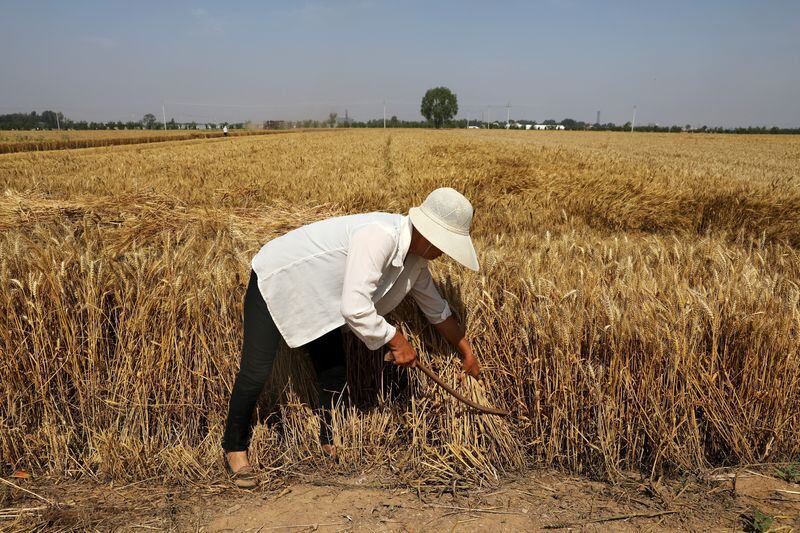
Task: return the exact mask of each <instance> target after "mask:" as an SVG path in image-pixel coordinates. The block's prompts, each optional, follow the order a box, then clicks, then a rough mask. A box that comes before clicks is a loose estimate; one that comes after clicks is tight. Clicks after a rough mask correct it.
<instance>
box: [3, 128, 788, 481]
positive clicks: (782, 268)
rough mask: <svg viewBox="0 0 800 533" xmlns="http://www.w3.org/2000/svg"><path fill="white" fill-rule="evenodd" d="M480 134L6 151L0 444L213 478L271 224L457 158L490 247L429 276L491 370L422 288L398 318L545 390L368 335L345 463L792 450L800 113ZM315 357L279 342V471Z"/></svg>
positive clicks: (344, 436) (92, 468) (446, 179)
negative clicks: (431, 373) (634, 128)
mask: <svg viewBox="0 0 800 533" xmlns="http://www.w3.org/2000/svg"><path fill="white" fill-rule="evenodd" d="M471 133H472V132H450V133H439V132H391V133H389V134H386V133H383V132H374V131H370V132H346V133H341V134H333V133H330V134H329V133H316V134H314V135H292V136H269V137H249V138H242V139H236V140H234V141H233V142H226V143H219V142H204V143H191V144H186V145H183V144H180V143H174V144H173V143H166V144H161V145H152V146H148V147H137V146H122V147H114V148H108V149H104V150H87V151H62V152H52V153H47V154H44V153H36V154H11V155H6V156H3V157H0V189H3V190H4V191H5V193H4V195H3V196H2V197H0V279H2V280H3V282H2V286H0V456H2V459H3V464H11V465H14V466H15V467H21V468H26V469H29V470H32V471H34V472H36V473H47V474H51V475H54V476H58V477H79V476H86V477H91V478H94V477H96V478H101V479H125V480H139V479H145V478H149V477H151V476H159V477H161V478H164V479H168V480H172V481H180V482H187V483H206V482H209V481H211V480H215V479H217V478H218V476H219V475H220V472H221V465H220V464H219V460H220V453H219V442H220V437H221V431H222V423H223V418H224V414H225V410H226V406H227V400H228V397H229V393H230V390H231V386H232V382H233V378H234V375H235V371H236V367H237V364H238V352H239V343H240V340H241V309H242V307H241V300H242V297H243V292H244V284H245V282H246V279H247V275H248V262H249V260H250V258H251V257H252V255H253V254H254V253H255V251H256V250H257V249H258V247H259V246H260V245H261V244H262V243H263V242H264V241H266V240H268V239H269V238H271V237H274V236H276V235H279V234H281V233H282V232H285V231H287V230H289V229H291V228H293V227H297V226H299V225H302V224H304V223H308V222H311V221H313V220H318V219H320V218H324V217H327V216H332V215H335V214H340V213H346V212H359V211H366V210H373V209H380V210H386V211H395V212H405V211H406V209H407V208H408V206H409V205H411V204H414V203H417V202H419V201H420V200H421V199H422V198H424V196H425V195H426V194H427V192H429V191H430V190H431V189H433V188H435V187H437V186H441V185H449V186H453V187H455V188H457V189H459V190H461V191H463V192H464V193H465V194H466V195H467V196H468V197H470V198H471V199H472V200H473V202H474V204H475V206H476V227H475V231H474V233H475V235H476V239H477V246H478V248H479V250H480V253H481V257H482V263H483V270H482V271H481V272H480V273H478V274H475V273H471V272H467V271H465V270H464V269H461V268H458V267H457V266H456V265H454V264H452V263H449V262H447V261H442V262H439V263H438V264H436V265H435V266H434V276H435V277H436V279H437V281H438V283H439V286H440V287H441V289H442V292H443V293H444V294H445V296H446V297H447V298H448V300H449V301H450V302H451V305H452V306H453V308H454V309H455V310H456V311H457V313H458V315H459V316H460V317H461V318H462V319H463V321H464V322H465V323H466V327H467V331H468V334H469V337H470V339H472V341H473V343H474V346H475V349H476V352H477V355H478V357H479V358H480V360H481V362H482V364H483V367H484V377H483V380H482V381H481V382H476V381H474V380H471V379H467V380H462V379H461V378H460V376H459V371H458V365H457V362H456V361H455V359H454V354H453V352H452V350H450V349H449V348H448V347H447V346H446V345H445V344H444V343H443V342H442V341H441V340H440V339H438V338H437V337H436V335H435V332H433V331H432V328H430V327H429V326H427V325H426V324H425V322H424V320H423V319H421V318H420V315H419V313H418V312H417V311H416V310H415V309H414V307H413V305H411V304H410V303H407V304H404V305H403V306H401V309H399V310H398V311H397V313H395V315H394V316H393V317H392V318H391V320H393V321H395V322H399V323H401V324H403V326H404V327H405V328H406V329H407V330H408V331H410V332H413V334H412V337H413V342H415V344H416V345H417V346H420V355H421V357H422V358H423V359H424V360H425V361H427V362H429V363H430V364H431V366H432V367H433V368H434V369H435V371H436V372H437V373H439V374H440V375H441V376H442V377H443V379H444V380H445V381H446V382H447V383H450V384H451V385H453V386H454V387H456V388H457V390H459V391H460V392H461V393H462V394H465V395H467V396H468V397H470V398H472V399H474V400H475V401H478V402H479V403H483V404H490V405H495V406H497V407H499V408H502V409H506V410H509V411H512V412H515V413H520V414H522V415H524V417H522V418H519V419H516V418H501V417H494V416H485V415H478V414H476V413H474V412H472V411H470V410H469V409H468V408H465V407H464V406H463V405H462V404H460V403H459V402H456V401H455V400H454V399H453V398H451V397H450V396H449V395H447V394H446V393H444V392H443V391H442V390H441V389H439V388H438V387H436V386H435V385H434V384H433V383H431V382H430V380H428V379H427V378H425V377H424V376H420V375H416V374H414V373H411V374H409V373H407V372H406V371H397V370H396V369H394V368H392V367H391V366H390V365H389V366H387V365H386V364H385V363H384V362H383V361H382V354H381V353H370V352H368V351H366V350H365V349H364V348H363V347H362V346H361V345H360V344H359V343H358V341H357V340H355V339H354V338H352V337H349V336H348V337H346V346H347V349H348V358H349V361H350V367H349V377H350V385H349V386H350V392H351V398H352V399H353V405H352V406H345V405H342V406H340V407H339V409H338V410H337V412H336V414H335V416H334V433H335V439H336V440H337V443H338V444H339V445H340V448H341V450H342V452H341V455H340V461H339V462H338V463H337V464H336V465H331V464H329V463H328V464H327V466H326V468H327V469H328V470H329V471H331V470H332V471H340V472H347V471H354V470H366V469H370V468H374V467H383V468H385V469H386V470H387V471H389V472H392V473H393V474H392V475H393V476H395V478H396V481H398V482H400V483H403V484H408V485H412V486H419V487H439V488H458V487H461V488H464V487H470V486H474V485H476V484H485V483H493V482H495V481H496V480H497V479H499V478H500V477H501V476H502V475H503V474H504V473H505V472H508V471H513V470H519V469H522V468H524V467H526V466H529V465H531V464H533V463H536V462H544V463H546V464H549V465H555V466H559V467H563V468H566V469H569V470H573V471H579V472H584V473H590V474H593V475H597V476H601V477H614V476H617V475H620V474H621V473H624V472H627V471H630V470H632V469H633V470H640V471H643V472H645V473H646V474H648V475H650V474H653V475H657V474H660V473H662V472H675V471H698V470H702V469H705V468H707V467H709V466H716V465H728V464H736V463H753V462H759V461H769V460H775V459H781V458H790V457H797V454H798V453H800V414H799V413H800V411H798V409H797V405H798V404H800V348H799V346H800V309H798V303H799V302H800V255H799V254H798V251H797V246H798V245H799V244H800V191H798V185H797V183H796V182H795V181H793V179H790V178H789V176H795V175H796V174H797V163H796V162H797V160H798V159H797V155H798V153H800V148H799V146H800V144H799V143H798V141H797V139H795V138H794V137H786V138H756V139H753V138H746V139H743V138H739V137H724V138H720V137H714V136H709V137H707V138H706V137H703V138H696V137H687V136H677V135H676V136H669V137H668V136H646V135H630V136H624V137H623V136H621V135H614V134H594V135H581V134H575V135H572V136H563V135H562V136H555V135H538V134H537V135H530V134H529V133H530V132H520V133H517V134H514V133H511V132H497V133H491V134H484V135H472V134H471ZM541 133H547V132H541ZM312 372H313V370H312V367H311V366H310V365H309V363H308V360H307V358H306V357H305V355H304V354H303V353H302V350H297V351H288V350H285V351H284V352H282V354H281V356H280V358H279V360H278V363H277V364H276V369H275V373H274V375H273V377H272V381H271V383H270V386H269V390H268V391H267V393H266V394H265V397H264V400H263V402H262V404H261V405H260V408H259V414H258V416H259V419H260V420H261V421H262V422H264V423H261V424H259V425H258V426H257V429H256V433H255V436H254V441H253V452H254V457H255V459H256V461H257V462H258V465H259V468H260V469H261V471H262V472H264V475H265V477H266V478H268V477H269V476H277V475H288V474H291V473H293V472H302V471H303V470H304V469H307V468H313V467H315V466H317V465H319V464H321V463H320V461H323V460H324V459H323V457H322V455H321V454H320V453H319V448H318V446H319V444H318V442H317V441H316V440H315V435H316V434H317V429H318V424H319V420H318V419H317V418H316V417H314V416H313V414H312V411H311V410H310V409H309V405H313V403H314V396H315V395H314V388H313V380H312V379H311V378H312ZM276 402H278V403H279V405H280V407H278V408H275V405H276Z"/></svg>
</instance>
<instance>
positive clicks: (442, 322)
mask: <svg viewBox="0 0 800 533" xmlns="http://www.w3.org/2000/svg"><path fill="white" fill-rule="evenodd" d="M411 295H412V296H413V297H414V300H416V302H417V305H419V307H420V309H421V310H422V312H423V314H424V315H425V317H426V318H427V319H428V322H430V323H431V324H433V326H434V327H435V328H436V330H437V331H438V332H439V334H440V335H441V336H442V337H444V338H445V339H446V340H447V342H448V343H450V345H451V346H453V347H454V348H456V349H457V350H458V351H459V354H460V355H461V361H462V364H463V369H464V371H465V372H467V373H468V374H470V375H471V376H473V377H476V378H477V377H478V375H479V374H480V364H479V363H478V360H477V359H476V358H475V354H474V353H473V351H472V346H471V345H470V343H469V341H468V340H467V338H466V336H465V335H464V330H463V329H462V327H461V325H460V324H459V323H458V321H457V320H456V319H455V317H453V316H452V311H451V310H450V305H449V304H448V303H447V301H446V300H445V299H444V298H442V296H441V295H440V294H439V291H438V289H437V288H436V285H435V284H434V283H433V278H432V277H431V273H430V271H429V270H428V269H427V268H424V269H422V270H421V271H420V273H419V276H418V277H417V280H416V282H415V283H414V285H413V287H412V288H411Z"/></svg>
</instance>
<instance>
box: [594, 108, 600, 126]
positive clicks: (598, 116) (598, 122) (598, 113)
mask: <svg viewBox="0 0 800 533" xmlns="http://www.w3.org/2000/svg"><path fill="white" fill-rule="evenodd" d="M595 124H600V110H599V109H598V111H597V120H596V121H595Z"/></svg>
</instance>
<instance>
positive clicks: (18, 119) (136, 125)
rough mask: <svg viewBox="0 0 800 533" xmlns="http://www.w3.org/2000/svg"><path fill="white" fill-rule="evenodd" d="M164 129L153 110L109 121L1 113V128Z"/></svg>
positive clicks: (185, 125) (171, 124)
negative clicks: (126, 118)
mask: <svg viewBox="0 0 800 533" xmlns="http://www.w3.org/2000/svg"><path fill="white" fill-rule="evenodd" d="M245 125H246V124H245V123H244V122H237V123H228V122H221V123H219V124H216V123H210V122H208V123H206V124H204V126H205V128H206V129H220V128H222V127H223V126H228V128H230V129H242V128H244V127H245ZM199 126H200V125H199V124H198V123H197V122H176V121H175V119H174V118H172V119H170V120H168V121H167V128H166V129H168V130H196V129H198V128H199ZM57 129H62V130H163V129H164V122H162V121H160V120H158V119H157V118H156V116H155V115H154V114H152V113H147V114H146V115H144V116H143V117H142V119H141V120H138V121H133V120H129V121H127V122H122V121H121V120H118V121H113V120H111V121H108V122H95V121H86V120H71V119H69V118H67V117H65V116H64V114H63V113H60V112H56V111H49V110H48V111H42V112H41V113H37V112H36V111H31V112H30V113H10V114H7V115H0V130H57Z"/></svg>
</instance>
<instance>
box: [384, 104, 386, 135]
mask: <svg viewBox="0 0 800 533" xmlns="http://www.w3.org/2000/svg"><path fill="white" fill-rule="evenodd" d="M383 129H386V100H384V101H383Z"/></svg>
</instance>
